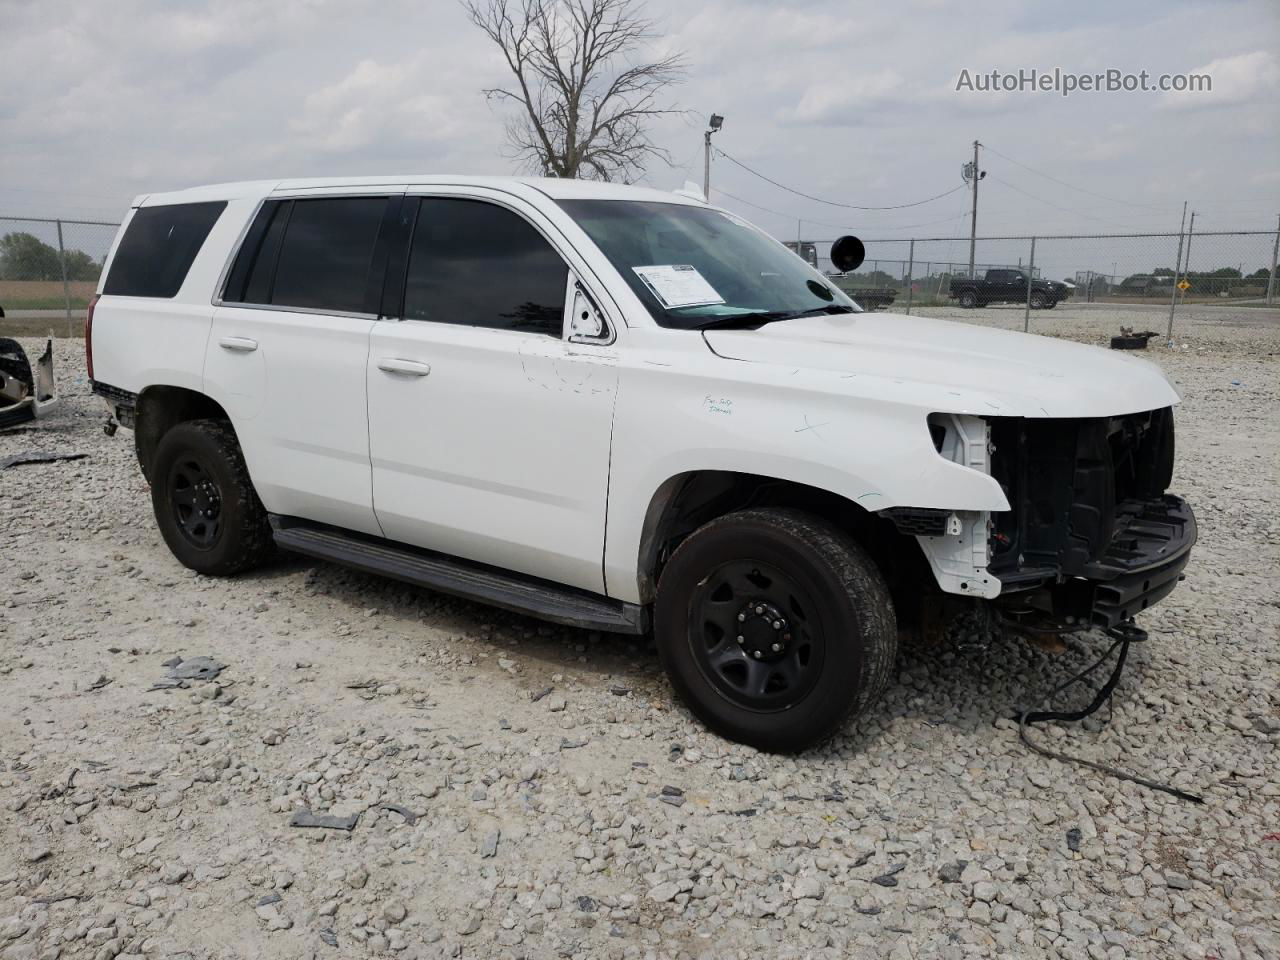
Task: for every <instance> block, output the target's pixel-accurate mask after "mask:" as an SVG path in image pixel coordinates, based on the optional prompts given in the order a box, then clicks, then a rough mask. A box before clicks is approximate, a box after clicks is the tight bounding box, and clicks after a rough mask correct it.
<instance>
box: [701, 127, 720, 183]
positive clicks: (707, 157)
mask: <svg viewBox="0 0 1280 960" xmlns="http://www.w3.org/2000/svg"><path fill="white" fill-rule="evenodd" d="M722 126H724V117H722V116H720V114H718V113H713V114H712V115H711V120H710V121H709V122H708V123H707V129H706V132H705V133H703V135H702V196H703V199H705V200H707V201H708V202H709V201H710V200H711V135H712V134H713V133H715V132H716V131H717V130H719V129H720V128H721V127H722Z"/></svg>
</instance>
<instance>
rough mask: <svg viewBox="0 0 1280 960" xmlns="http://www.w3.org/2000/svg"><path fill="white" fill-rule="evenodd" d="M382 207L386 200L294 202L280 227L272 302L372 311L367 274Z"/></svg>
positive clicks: (319, 308) (282, 305)
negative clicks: (279, 244)
mask: <svg viewBox="0 0 1280 960" xmlns="http://www.w3.org/2000/svg"><path fill="white" fill-rule="evenodd" d="M386 207H387V201H386V198H385V197H330V198H323V199H308V200H295V201H294V203H293V211H292V213H290V215H289V223H288V225H287V226H286V227H285V228H284V240H283V242H282V243H281V246H280V258H279V260H278V261H277V263H276V270H275V283H274V284H273V285H272V288H271V303H272V304H275V305H278V306H281V307H308V308H312V309H317V310H332V311H334V312H335V313H361V312H371V311H369V310H368V307H367V304H368V303H369V297H368V290H367V287H368V284H369V270H370V267H371V266H372V264H373V250H374V246H375V245H376V243H377V240H378V229H379V227H380V226H381V225H382V215H383V213H384V212H385V211H386ZM268 232H270V231H268ZM251 283H252V281H251ZM375 302H376V301H375Z"/></svg>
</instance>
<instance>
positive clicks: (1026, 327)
mask: <svg viewBox="0 0 1280 960" xmlns="http://www.w3.org/2000/svg"><path fill="white" fill-rule="evenodd" d="M1035 273H1036V238H1035V237H1032V238H1031V262H1030V263H1029V264H1027V306H1026V309H1024V310H1023V311H1022V332H1023V333H1030V332H1031V278H1032V277H1033V276H1035Z"/></svg>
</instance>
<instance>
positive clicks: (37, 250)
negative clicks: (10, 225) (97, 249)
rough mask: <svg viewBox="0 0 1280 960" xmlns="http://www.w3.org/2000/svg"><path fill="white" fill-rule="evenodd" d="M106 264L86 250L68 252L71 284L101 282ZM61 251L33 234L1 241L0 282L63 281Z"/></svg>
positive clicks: (9, 237) (68, 272)
mask: <svg viewBox="0 0 1280 960" xmlns="http://www.w3.org/2000/svg"><path fill="white" fill-rule="evenodd" d="M101 273H102V264H100V263H99V262H98V261H96V260H94V259H93V257H91V256H89V254H87V253H85V252H84V251H83V250H68V251H67V279H68V280H97V279H98V276H99V274H101ZM61 279H62V264H61V263H60V258H59V256H58V248H57V247H54V246H51V245H50V244H47V243H45V242H44V241H43V240H41V239H40V238H39V237H37V236H35V235H34V234H30V233H21V232H19V233H6V234H5V235H4V236H3V237H0V280H61Z"/></svg>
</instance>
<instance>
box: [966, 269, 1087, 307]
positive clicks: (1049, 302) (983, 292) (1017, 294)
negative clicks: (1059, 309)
mask: <svg viewBox="0 0 1280 960" xmlns="http://www.w3.org/2000/svg"><path fill="white" fill-rule="evenodd" d="M1070 295H1071V290H1070V288H1068V287H1067V285H1066V284H1065V283H1058V282H1057V281H1055V280H1032V281H1031V296H1030V298H1029V299H1030V301H1031V307H1032V309H1034V310H1052V309H1053V308H1054V307H1056V306H1057V305H1058V304H1059V303H1061V302H1062V301H1063V300H1065V299H1067V297H1069V296H1070ZM947 296H948V297H950V298H951V299H953V300H956V301H958V302H959V304H960V306H962V307H965V308H972V307H985V306H986V305H987V304H989V303H1026V302H1027V300H1028V296H1027V275H1026V274H1025V273H1024V272H1023V271H1021V270H1007V269H996V270H988V271H987V275H986V276H985V277H983V278H982V279H981V280H979V279H977V278H976V277H952V278H951V288H950V289H949V290H948V291H947Z"/></svg>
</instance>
